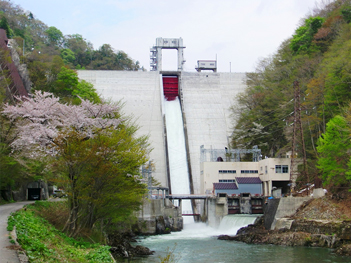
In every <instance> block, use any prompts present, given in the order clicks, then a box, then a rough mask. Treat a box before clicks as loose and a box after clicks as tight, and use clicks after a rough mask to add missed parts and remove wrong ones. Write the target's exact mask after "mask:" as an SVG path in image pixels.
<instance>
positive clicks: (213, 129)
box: [78, 70, 246, 194]
mask: <svg viewBox="0 0 351 263" xmlns="http://www.w3.org/2000/svg"><path fill="white" fill-rule="evenodd" d="M165 75H166V76H177V77H178V83H179V98H180V102H181V107H182V111H183V121H184V126H185V129H184V130H185V133H186V135H185V137H186V143H187V154H188V159H190V167H189V168H190V172H191V176H192V184H193V190H194V193H195V194H198V193H199V191H200V176H201V175H200V146H201V145H204V146H205V148H207V149H209V148H211V147H212V148H214V149H221V148H222V149H224V148H225V147H227V146H228V144H229V136H230V134H231V132H232V127H233V120H232V118H231V112H230V110H229V108H230V107H231V106H233V104H234V103H235V101H234V98H235V96H236V95H237V94H238V93H239V92H242V91H243V90H244V88H245V87H246V86H245V73H220V72H184V71H175V72H162V71H150V72H142V71H113V70H79V71H78V76H79V78H80V79H84V80H86V81H89V82H91V83H92V84H93V85H94V87H95V89H96V90H97V92H98V93H99V94H101V95H102V97H104V98H105V99H111V100H112V101H120V100H121V101H122V102H124V104H125V105H124V107H123V112H124V113H125V114H126V115H127V116H133V117H134V118H135V121H136V123H137V124H138V125H139V126H140V129H139V131H138V135H149V138H150V139H149V142H150V144H151V147H152V148H153V150H152V152H151V154H150V160H152V161H153V163H154V165H155V171H153V176H154V177H155V178H156V179H157V180H158V181H159V182H160V183H161V184H162V186H165V187H169V186H170V185H169V177H168V173H169V170H168V168H167V167H168V162H167V150H166V148H167V145H166V134H167V132H166V128H165V127H166V126H165V119H164V113H165V110H164V102H165V98H164V92H163V83H162V76H165Z"/></svg>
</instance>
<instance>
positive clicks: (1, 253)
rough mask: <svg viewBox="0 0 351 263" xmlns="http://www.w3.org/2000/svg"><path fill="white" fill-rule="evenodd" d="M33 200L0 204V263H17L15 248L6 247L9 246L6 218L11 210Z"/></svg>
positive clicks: (13, 210)
mask: <svg viewBox="0 0 351 263" xmlns="http://www.w3.org/2000/svg"><path fill="white" fill-rule="evenodd" d="M31 203H34V202H33V201H25V202H17V203H12V204H6V205H0V263H19V262H20V261H19V259H18V256H17V252H16V250H11V249H8V248H6V247H7V246H10V245H11V243H10V240H9V235H8V234H9V232H8V231H7V218H8V217H9V216H10V214H11V213H12V212H15V211H17V210H19V209H21V208H22V207H23V206H24V205H26V204H31Z"/></svg>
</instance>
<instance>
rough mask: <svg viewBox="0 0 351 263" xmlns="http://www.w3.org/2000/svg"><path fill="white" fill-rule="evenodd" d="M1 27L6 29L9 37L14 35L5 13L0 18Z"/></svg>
mask: <svg viewBox="0 0 351 263" xmlns="http://www.w3.org/2000/svg"><path fill="white" fill-rule="evenodd" d="M0 28H2V29H5V31H6V35H7V37H8V38H11V37H12V35H13V32H12V30H11V28H10V26H9V23H8V22H7V18H6V17H5V16H4V15H3V16H2V17H1V19H0Z"/></svg>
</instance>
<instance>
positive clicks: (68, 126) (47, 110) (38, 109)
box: [2, 91, 123, 154]
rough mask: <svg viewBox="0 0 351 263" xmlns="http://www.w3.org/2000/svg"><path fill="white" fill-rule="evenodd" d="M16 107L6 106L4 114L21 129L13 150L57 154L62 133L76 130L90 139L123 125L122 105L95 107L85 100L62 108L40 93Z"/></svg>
mask: <svg viewBox="0 0 351 263" xmlns="http://www.w3.org/2000/svg"><path fill="white" fill-rule="evenodd" d="M18 100H19V103H18V104H16V105H10V104H6V105H5V106H4V109H3V112H2V113H3V114H4V115H5V116H7V117H8V118H9V119H10V120H11V121H12V122H13V123H14V124H15V125H16V126H17V128H18V138H17V139H16V140H15V141H14V142H13V144H12V146H13V147H14V148H15V149H17V150H21V149H26V148H30V150H31V151H33V147H32V146H35V148H36V149H37V150H39V151H43V152H45V153H49V152H50V153H51V154H56V153H57V150H58V149H56V148H55V144H54V141H53V139H54V138H56V137H57V136H58V134H59V132H66V131H69V130H74V131H76V132H79V134H80V136H83V137H84V138H85V139H89V138H91V137H93V136H94V133H96V132H99V131H102V130H104V129H107V128H110V127H118V125H119V124H120V123H121V121H123V119H122V118H121V115H120V105H118V104H116V105H114V104H106V103H102V104H94V103H92V102H90V101H88V100H82V103H81V104H80V105H69V104H62V103H60V102H59V98H57V97H54V96H53V94H52V93H48V92H43V93H41V92H40V91H36V92H35V94H34V96H33V97H32V98H24V97H22V98H21V97H19V98H18Z"/></svg>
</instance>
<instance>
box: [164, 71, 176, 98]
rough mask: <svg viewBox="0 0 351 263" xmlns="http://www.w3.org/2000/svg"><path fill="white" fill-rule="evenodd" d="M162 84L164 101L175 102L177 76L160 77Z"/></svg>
mask: <svg viewBox="0 0 351 263" xmlns="http://www.w3.org/2000/svg"><path fill="white" fill-rule="evenodd" d="M162 82H163V94H164V95H165V98H166V100H175V98H176V97H177V96H178V76H162Z"/></svg>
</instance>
